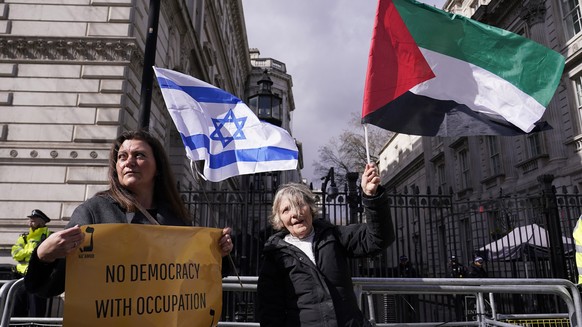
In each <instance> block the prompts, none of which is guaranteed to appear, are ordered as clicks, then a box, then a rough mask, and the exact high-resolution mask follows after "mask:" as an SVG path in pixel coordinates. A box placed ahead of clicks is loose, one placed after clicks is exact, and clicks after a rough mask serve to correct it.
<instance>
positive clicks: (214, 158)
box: [180, 134, 299, 169]
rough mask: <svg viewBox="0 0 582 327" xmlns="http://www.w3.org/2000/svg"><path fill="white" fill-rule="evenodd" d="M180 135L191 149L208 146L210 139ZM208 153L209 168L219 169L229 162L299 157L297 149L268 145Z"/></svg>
mask: <svg viewBox="0 0 582 327" xmlns="http://www.w3.org/2000/svg"><path fill="white" fill-rule="evenodd" d="M180 135H181V136H182V140H183V141H184V145H186V146H187V147H188V148H190V149H191V150H195V149H198V148H206V149H208V148H209V144H210V139H209V138H208V136H206V135H203V134H197V135H191V136H185V135H183V134H180ZM209 155H210V160H209V163H210V168H211V169H219V168H222V167H225V166H228V165H230V164H233V163H236V162H237V161H240V162H266V161H278V160H297V159H298V158H299V153H298V151H295V150H290V149H286V148H280V147H274V146H268V147H262V148H254V149H238V150H228V151H223V152H221V153H218V154H209Z"/></svg>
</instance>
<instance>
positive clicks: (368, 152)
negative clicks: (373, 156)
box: [362, 124, 370, 163]
mask: <svg viewBox="0 0 582 327" xmlns="http://www.w3.org/2000/svg"><path fill="white" fill-rule="evenodd" d="M362 125H364V139H365V140H366V160H368V163H370V146H369V145H368V124H362Z"/></svg>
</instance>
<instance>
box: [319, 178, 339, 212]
mask: <svg viewBox="0 0 582 327" xmlns="http://www.w3.org/2000/svg"><path fill="white" fill-rule="evenodd" d="M321 179H322V180H323V183H322V184H321V204H322V207H321V213H322V214H323V219H326V218H327V216H326V210H325V201H326V200H327V201H331V200H333V199H335V197H336V196H337V194H338V193H339V190H338V188H337V185H336V184H335V175H334V171H333V167H331V168H329V171H328V172H327V175H325V176H324V177H322V178H321ZM330 181H331V185H330V186H329V190H328V189H327V183H329V182H330Z"/></svg>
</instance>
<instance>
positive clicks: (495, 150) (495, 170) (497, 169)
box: [487, 136, 501, 176]
mask: <svg viewBox="0 0 582 327" xmlns="http://www.w3.org/2000/svg"><path fill="white" fill-rule="evenodd" d="M487 143H488V145H489V174H490V176H496V175H499V174H501V155H500V154H499V146H498V144H497V138H496V137H493V136H488V137H487Z"/></svg>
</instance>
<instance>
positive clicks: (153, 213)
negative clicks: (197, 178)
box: [25, 131, 232, 296]
mask: <svg viewBox="0 0 582 327" xmlns="http://www.w3.org/2000/svg"><path fill="white" fill-rule="evenodd" d="M111 223H132V224H160V225H173V226H189V225H192V221H191V219H190V215H189V214H188V211H187V210H186V208H185V206H184V204H183V202H182V200H181V198H180V194H179V193H178V190H177V188H176V182H175V179H174V176H173V174H172V172H171V169H170V163H169V160H168V157H167V155H166V152H165V151H164V147H163V146H162V144H161V143H160V142H159V141H158V140H157V139H156V138H155V137H153V136H152V135H151V134H149V133H148V132H146V131H130V132H125V133H123V134H122V135H120V136H119V137H118V138H117V139H116V140H115V142H114V143H113V145H112V146H111V151H110V153H109V189H107V190H106V191H103V192H99V193H97V194H96V195H95V196H94V197H92V198H90V199H89V200H87V201H85V202H84V203H82V204H81V205H80V206H79V207H77V208H76V209H75V211H74V212H73V214H72V216H71V220H70V221H69V223H68V224H67V226H66V227H65V229H64V230H62V231H59V232H56V233H53V234H51V235H50V236H49V237H48V238H47V239H46V240H45V241H44V242H42V243H41V244H40V245H39V246H38V247H37V248H36V250H35V251H34V252H33V254H32V256H31V259H30V263H29V267H28V272H27V274H26V276H25V285H26V289H27V290H28V291H29V292H31V293H38V294H40V295H43V296H54V295H58V294H60V293H62V292H63V291H64V289H65V260H64V258H65V257H66V256H67V255H68V254H69V253H72V252H73V251H76V250H77V249H78V248H79V247H80V246H81V244H82V243H83V238H84V233H83V232H82V231H81V228H80V227H79V226H81V225H89V224H111ZM230 231H231V230H230V228H229V227H226V228H224V229H223V231H222V237H221V238H220V240H219V242H218V244H216V246H219V247H220V249H221V252H222V255H223V256H226V255H227V254H228V253H230V251H231V250H232V241H231V238H230ZM136 246H139V242H136Z"/></svg>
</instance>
